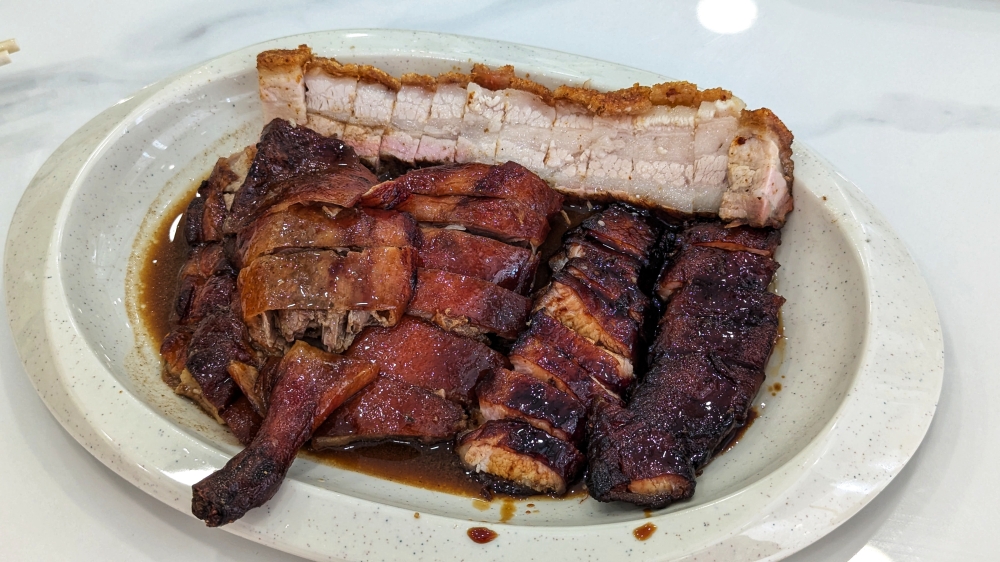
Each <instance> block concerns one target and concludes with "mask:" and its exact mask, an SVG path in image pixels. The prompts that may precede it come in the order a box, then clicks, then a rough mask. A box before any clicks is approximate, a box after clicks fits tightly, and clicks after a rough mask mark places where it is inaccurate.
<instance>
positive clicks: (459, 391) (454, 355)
mask: <svg viewBox="0 0 1000 562" xmlns="http://www.w3.org/2000/svg"><path fill="white" fill-rule="evenodd" d="M347 355H348V356H349V357H355V358H358V359H367V360H370V361H375V362H376V363H378V365H379V369H380V371H381V372H382V373H383V374H386V375H391V376H393V377H395V378H397V379H399V380H402V381H404V382H407V383H410V384H413V385H416V386H419V387H421V388H424V389H427V390H429V391H431V392H442V391H443V392H444V395H445V396H446V397H447V398H449V399H451V400H455V401H458V402H462V403H464V404H471V403H472V402H473V398H474V396H473V393H472V388H473V386H474V385H475V384H476V381H477V380H479V377H480V376H481V375H483V374H485V373H488V372H490V371H491V370H493V369H495V368H498V367H502V366H503V365H504V364H505V362H506V361H505V360H504V357H503V356H502V355H500V354H499V353H497V352H496V351H494V350H492V349H490V348H489V347H488V346H486V345H484V344H482V343H480V342H478V341H475V340H472V339H469V338H466V337H462V336H459V335H456V334H453V333H451V332H446V331H444V330H442V329H441V328H438V327H437V326H434V325H432V324H429V323H427V322H424V321H423V320H418V319H417V318H413V317H410V316H404V317H403V318H402V319H400V321H399V323H398V324H396V325H395V326H394V327H391V328H382V327H374V328H368V329H366V330H365V331H364V332H362V333H361V334H360V335H359V336H358V337H357V338H356V339H355V340H354V343H353V344H352V345H351V348H350V349H349V350H348V351H347Z"/></svg>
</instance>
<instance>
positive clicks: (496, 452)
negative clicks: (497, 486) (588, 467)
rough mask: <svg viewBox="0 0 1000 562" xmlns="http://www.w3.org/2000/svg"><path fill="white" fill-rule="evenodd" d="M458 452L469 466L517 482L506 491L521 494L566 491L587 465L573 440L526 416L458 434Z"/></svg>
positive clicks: (487, 424) (474, 469)
mask: <svg viewBox="0 0 1000 562" xmlns="http://www.w3.org/2000/svg"><path fill="white" fill-rule="evenodd" d="M455 452H457V453H458V456H459V458H460V459H461V460H462V464H464V465H465V467H466V468H468V469H469V470H472V471H474V472H477V473H484V472H485V473H488V474H491V475H493V476H496V477H499V478H502V479H503V480H505V481H507V482H510V483H513V484H514V485H515V487H513V488H511V487H507V488H502V489H503V490H504V491H508V492H520V493H522V494H523V493H531V492H534V493H543V494H546V493H548V494H556V495H561V494H564V493H566V488H567V487H568V485H569V484H570V483H572V482H573V480H574V479H575V478H576V476H577V475H578V474H579V473H580V470H581V469H582V468H583V465H584V457H583V455H582V454H581V453H580V451H579V450H577V448H576V447H574V446H573V444H572V443H570V442H569V441H565V440H562V439H559V438H557V437H553V436H552V435H549V434H548V433H546V432H544V431H542V430H540V429H538V428H536V427H533V426H532V425H531V424H529V423H527V422H525V421H523V420H511V419H505V420H491V421H488V422H486V423H485V424H483V425H481V426H479V428H477V429H475V430H473V431H470V432H469V433H466V434H465V435H462V436H461V437H459V439H458V441H457V443H456V445H455ZM518 488H519V489H518Z"/></svg>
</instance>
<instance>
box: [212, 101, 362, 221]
mask: <svg viewBox="0 0 1000 562" xmlns="http://www.w3.org/2000/svg"><path fill="white" fill-rule="evenodd" d="M376 182H377V179H376V178H375V176H374V175H373V174H372V173H371V172H369V171H368V169H367V168H365V167H364V166H363V165H362V164H361V163H360V161H359V160H358V156H357V154H355V153H354V150H353V149H352V148H351V147H350V146H348V145H346V144H344V142H343V141H341V140H339V139H336V138H328V137H324V136H323V135H321V134H319V133H317V132H315V131H313V130H311V129H309V128H306V127H295V126H293V125H291V124H290V123H288V121H285V120H284V119H275V120H273V121H271V122H270V123H268V124H267V125H266V126H265V127H264V131H263V132H262V134H261V138H260V142H259V143H257V153H256V155H255V156H254V159H253V163H252V164H251V165H250V171H249V172H248V173H247V177H246V180H245V181H244V182H243V185H242V186H241V187H240V189H239V191H237V192H236V196H235V198H234V199H233V204H232V208H231V209H230V214H229V216H228V217H227V219H226V223H225V229H224V230H225V232H226V233H227V234H236V233H238V232H239V231H241V230H243V228H244V227H246V226H247V225H249V224H250V223H251V222H253V220H254V219H256V218H257V217H259V216H261V215H263V214H264V213H266V212H268V211H269V210H270V208H271V207H272V205H278V206H279V207H278V208H279V209H280V208H287V207H289V206H291V205H293V204H296V203H302V202H316V203H326V204H332V205H337V206H340V207H353V206H354V204H355V203H357V201H358V199H360V197H361V195H363V194H364V193H365V192H366V191H367V190H368V189H369V188H371V186H373V185H375V183H376Z"/></svg>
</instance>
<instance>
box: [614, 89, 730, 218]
mask: <svg viewBox="0 0 1000 562" xmlns="http://www.w3.org/2000/svg"><path fill="white" fill-rule="evenodd" d="M695 114H696V111H695V109H693V108H690V107H685V106H675V107H670V106H663V105H660V106H654V107H653V108H652V109H650V110H649V111H647V112H645V113H642V114H640V115H636V116H635V117H634V118H633V121H632V127H633V134H632V137H631V138H630V139H629V140H628V141H627V142H628V145H627V147H626V152H627V153H628V154H630V155H631V156H632V168H633V169H632V184H631V185H632V195H633V196H635V197H638V198H640V199H645V200H650V201H656V202H657V203H659V204H660V205H662V206H666V207H668V208H671V209H676V210H678V211H685V212H692V211H693V210H694V208H693V202H694V201H693V197H692V192H691V188H690V185H691V182H692V179H693V177H694V164H695V154H694V140H695ZM720 195H721V193H720Z"/></svg>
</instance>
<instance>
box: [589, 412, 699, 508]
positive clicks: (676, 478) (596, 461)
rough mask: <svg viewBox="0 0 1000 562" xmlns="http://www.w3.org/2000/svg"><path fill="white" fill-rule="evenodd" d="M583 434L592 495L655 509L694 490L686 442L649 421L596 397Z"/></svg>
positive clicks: (601, 499)
mask: <svg viewBox="0 0 1000 562" xmlns="http://www.w3.org/2000/svg"><path fill="white" fill-rule="evenodd" d="M587 436H588V446H587V460H588V470H587V491H588V492H589V493H590V495H591V497H593V498H594V499H596V500H598V501H602V502H611V501H626V502H630V503H634V504H636V505H640V506H646V507H651V508H654V509H658V508H661V507H665V506H667V505H669V504H671V503H673V502H675V501H678V500H683V499H686V498H689V497H691V494H693V493H694V487H695V481H694V479H695V468H694V467H693V466H692V464H691V461H690V460H689V454H688V450H687V446H686V444H685V442H684V441H683V440H681V439H679V438H678V437H677V436H676V435H675V434H674V433H672V432H671V431H669V430H667V429H665V428H662V427H660V426H658V425H657V424H656V423H654V422H653V420H649V419H647V418H644V417H643V416H641V415H636V414H634V413H633V412H631V411H629V410H626V409H625V408H623V407H621V406H620V405H618V404H615V403H612V402H607V401H603V400H599V401H597V402H595V403H594V405H592V406H591V408H590V411H589V417H588V418H587Z"/></svg>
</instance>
